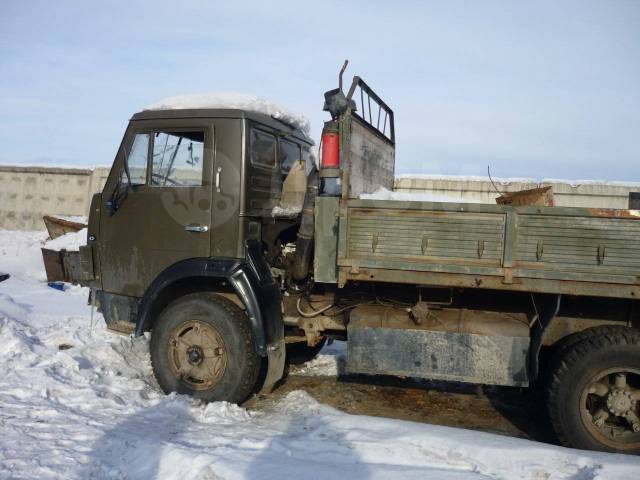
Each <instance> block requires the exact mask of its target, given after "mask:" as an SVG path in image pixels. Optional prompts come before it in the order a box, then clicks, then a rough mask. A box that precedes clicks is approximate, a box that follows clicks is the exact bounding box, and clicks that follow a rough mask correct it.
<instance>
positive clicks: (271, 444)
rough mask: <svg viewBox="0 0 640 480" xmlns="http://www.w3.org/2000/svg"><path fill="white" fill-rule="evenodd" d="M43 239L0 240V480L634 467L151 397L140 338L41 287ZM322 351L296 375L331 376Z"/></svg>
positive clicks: (299, 397)
mask: <svg viewBox="0 0 640 480" xmlns="http://www.w3.org/2000/svg"><path fill="white" fill-rule="evenodd" d="M45 240H46V234H44V233H41V232H7V231H0V271H5V272H9V273H11V274H12V278H11V279H9V280H8V281H6V282H3V283H0V369H1V370H2V374H1V375H0V434H1V436H0V479H5V478H6V479H8V478H32V479H48V478H64V479H69V478H81V479H84V478H97V479H103V478H104V479H138V478H139V479H152V478H166V479H168V478H179V479H180V480H187V479H223V478H224V479H239V478H256V479H271V478H273V479H276V478H277V479H283V478H305V479H306V478H345V479H346V478H348V479H352V478H367V479H368V478H379V479H388V478H402V479H406V478H416V479H418V478H419V479H424V478H433V479H482V478H486V479H531V480H547V479H549V480H550V479H574V480H587V479H595V478H600V479H607V480H610V479H625V480H630V479H634V478H640V459H638V458H636V457H631V456H622V455H608V454H599V453H593V452H582V451H576V450H569V449H564V448H559V447H554V446H548V445H544V444H540V443H535V442H531V441H527V440H520V439H514V438H509V437H503V436H499V435H493V434H488V433H479V432H475V431H468V430H462V429H455V428H448V427H440V426H432V425H425V424H419V423H412V422H405V421H398V420H389V419H381V418H373V417H365V416H353V415H348V414H345V413H341V412H338V411H336V410H334V409H332V408H329V407H327V406H323V405H320V404H318V403H317V402H316V401H315V400H314V399H313V398H311V397H310V396H309V395H308V394H306V393H305V392H302V391H296V392H292V393H290V394H289V395H287V396H286V397H285V398H284V399H283V400H281V401H280V402H278V403H277V405H276V406H275V407H274V408H273V409H271V410H269V411H259V412H255V411H249V410H246V409H244V408H241V407H238V406H235V405H230V404H227V403H213V404H209V405H204V404H201V403H199V402H196V401H194V400H191V399H190V398H187V397H184V396H179V395H170V396H165V395H163V394H162V393H161V392H160V390H159V389H158V387H157V385H156V384H155V382H154V380H153V377H152V374H151V368H150V364H149V358H148V348H147V339H145V338H140V339H130V338H127V337H120V336H115V335H112V334H110V333H107V332H106V330H105V328H104V325H103V322H102V318H101V317H100V316H99V315H96V318H95V322H94V324H93V326H92V325H91V315H90V307H88V306H87V304H86V298H87V292H86V290H85V289H81V288H77V287H71V288H69V289H67V290H66V291H64V292H61V291H57V290H54V289H51V288H49V287H47V286H46V283H44V272H43V267H42V261H41V258H40V252H39V248H40V247H41V246H42V245H43V244H44V242H45ZM342 354H343V348H341V347H340V346H338V345H337V344H334V345H332V346H330V347H328V348H327V350H326V351H325V352H324V353H323V356H321V357H320V358H319V359H317V360H315V361H314V362H311V363H310V364H308V365H307V366H305V367H302V369H301V371H300V372H299V373H302V374H314V373H315V374H318V373H321V374H328V373H330V374H335V372H336V368H337V364H338V363H339V362H336V357H339V356H341V355H342Z"/></svg>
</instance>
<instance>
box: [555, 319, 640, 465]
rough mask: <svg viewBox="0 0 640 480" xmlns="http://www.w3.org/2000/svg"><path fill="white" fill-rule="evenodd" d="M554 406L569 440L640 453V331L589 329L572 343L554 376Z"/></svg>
mask: <svg viewBox="0 0 640 480" xmlns="http://www.w3.org/2000/svg"><path fill="white" fill-rule="evenodd" d="M548 407H549V414H550V417H551V421H552V424H553V427H554V429H555V431H556V433H557V435H558V438H559V440H560V441H561V443H562V444H563V445H566V446H570V447H574V448H581V449H588V450H605V451H611V452H622V453H640V332H638V331H637V330H634V329H632V328H626V327H615V328H609V329H607V331H606V332H589V334H588V335H585V336H583V337H582V338H581V339H580V341H578V342H576V343H573V344H572V345H571V346H569V347H567V348H566V349H565V350H564V352H563V355H562V357H561V358H558V361H557V365H556V366H555V370H554V372H553V375H552V378H551V384H550V387H549V397H548Z"/></svg>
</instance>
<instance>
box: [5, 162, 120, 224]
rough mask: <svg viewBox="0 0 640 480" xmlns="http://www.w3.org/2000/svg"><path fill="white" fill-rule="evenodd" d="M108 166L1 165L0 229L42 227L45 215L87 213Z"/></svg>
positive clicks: (84, 214) (83, 214)
mask: <svg viewBox="0 0 640 480" xmlns="http://www.w3.org/2000/svg"><path fill="white" fill-rule="evenodd" d="M108 173H109V169H108V168H102V167H101V168H93V169H82V168H50V167H17V166H0V228H2V229H13V230H42V229H44V223H43V222H42V216H43V215H64V216H87V214H88V213H89V206H90V202H91V196H92V195H93V193H95V192H98V191H100V190H101V189H102V187H103V185H104V182H105V181H106V179H107V175H108Z"/></svg>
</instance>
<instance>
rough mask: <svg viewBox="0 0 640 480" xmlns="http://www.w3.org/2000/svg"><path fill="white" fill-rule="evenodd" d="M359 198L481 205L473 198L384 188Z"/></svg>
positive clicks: (361, 195) (363, 194)
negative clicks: (394, 190) (395, 190)
mask: <svg viewBox="0 0 640 480" xmlns="http://www.w3.org/2000/svg"><path fill="white" fill-rule="evenodd" d="M360 198H361V199H362V200H403V201H408V202H453V203H482V202H480V200H477V199H475V198H463V197H460V196H456V195H443V194H437V193H430V192H425V193H413V192H392V191H390V190H387V189H386V188H380V189H379V190H377V191H376V192H374V193H362V194H360Z"/></svg>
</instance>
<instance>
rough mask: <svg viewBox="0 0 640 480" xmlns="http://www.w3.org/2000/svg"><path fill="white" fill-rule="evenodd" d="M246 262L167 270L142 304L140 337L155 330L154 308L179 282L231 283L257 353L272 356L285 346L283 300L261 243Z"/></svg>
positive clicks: (252, 246) (195, 263) (198, 261)
mask: <svg viewBox="0 0 640 480" xmlns="http://www.w3.org/2000/svg"><path fill="white" fill-rule="evenodd" d="M246 252H247V253H246V258H245V259H244V260H239V259H230V258H192V259H189V260H184V261H181V262H178V263H176V264H174V265H172V266H171V267H169V268H167V269H166V270H164V271H163V272H162V273H161V274H160V275H158V277H157V278H156V279H155V280H154V281H153V283H152V284H151V285H150V286H149V287H148V288H147V290H146V291H145V293H144V296H143V297H142V299H141V300H140V304H139V307H138V316H137V319H136V331H135V333H136V336H139V335H142V334H143V333H144V332H145V331H148V330H150V329H151V328H152V326H153V322H154V320H155V319H154V318H152V317H153V315H152V312H153V306H154V304H155V303H156V302H157V301H158V300H159V299H160V298H161V296H162V293H163V292H164V291H166V290H167V289H168V288H170V287H171V285H172V284H174V283H175V282H177V281H180V280H186V279H189V278H203V277H205V278H214V279H219V280H226V281H228V282H229V284H230V285H231V286H233V289H234V291H235V293H236V294H237V295H238V297H239V298H240V300H241V301H242V303H243V305H244V307H245V310H246V313H247V316H248V317H249V321H250V322H251V328H252V330H253V333H254V336H255V339H256V350H257V353H258V354H259V355H260V356H262V357H265V356H268V353H269V350H272V351H273V350H275V349H279V348H280V346H281V345H282V343H283V342H284V322H283V319H282V309H281V304H282V298H281V295H280V288H279V287H278V285H277V283H276V282H275V280H274V279H273V276H272V275H271V271H270V269H269V266H268V264H267V262H266V260H265V259H264V257H263V255H262V251H261V247H260V243H259V242H258V241H255V240H253V241H252V240H249V241H247V245H246Z"/></svg>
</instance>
